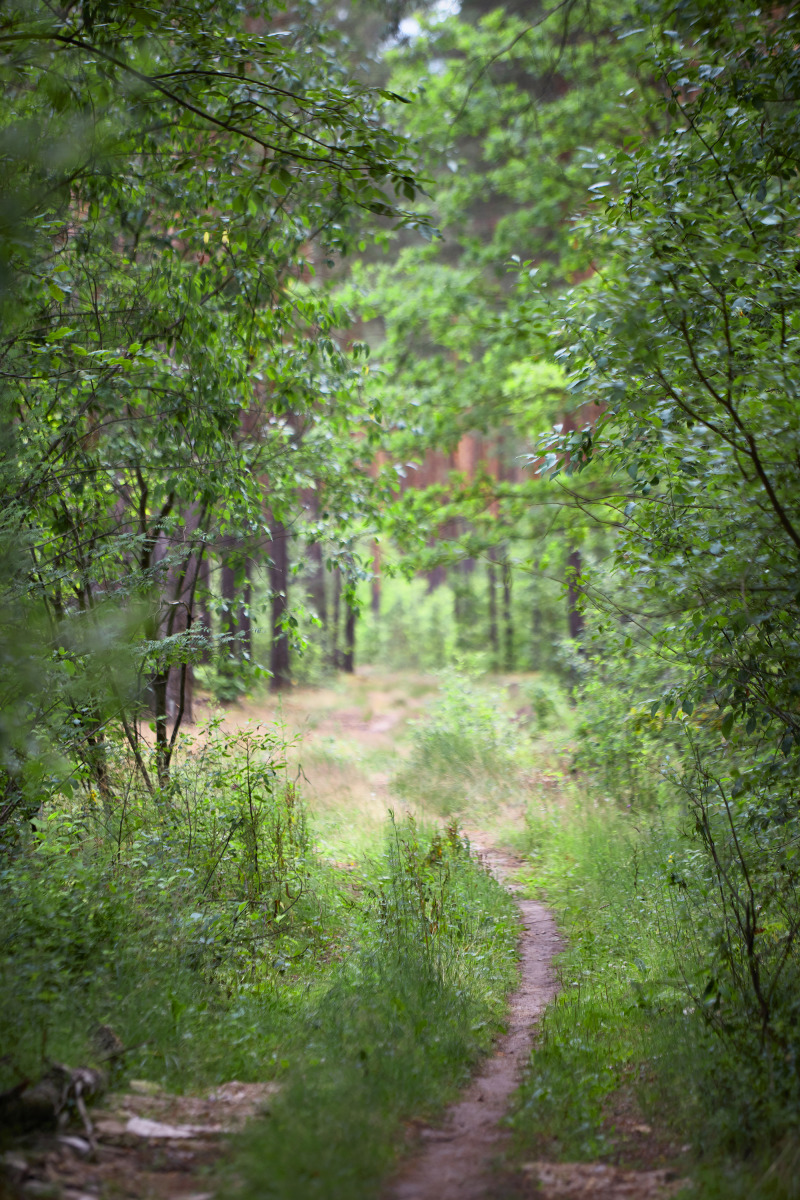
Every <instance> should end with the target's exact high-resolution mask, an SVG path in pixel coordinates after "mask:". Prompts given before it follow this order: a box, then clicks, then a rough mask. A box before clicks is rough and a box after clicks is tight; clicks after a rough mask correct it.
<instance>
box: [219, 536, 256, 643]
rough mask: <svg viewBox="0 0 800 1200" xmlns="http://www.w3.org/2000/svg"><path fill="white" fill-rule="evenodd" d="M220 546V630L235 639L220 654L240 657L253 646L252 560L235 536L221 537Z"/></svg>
mask: <svg viewBox="0 0 800 1200" xmlns="http://www.w3.org/2000/svg"><path fill="white" fill-rule="evenodd" d="M222 548H223V558H222V570H221V573H220V575H221V578H220V588H221V591H222V599H223V601H224V605H223V611H222V617H221V620H220V626H221V632H222V633H223V634H227V635H228V636H229V637H230V638H235V639H236V640H235V641H229V642H228V643H227V644H226V646H225V649H224V651H223V654H224V655H225V656H226V657H228V656H231V655H232V656H233V657H234V658H237V659H241V658H243V657H245V656H246V655H250V654H251V653H252V648H253V647H252V621H251V618H250V602H251V598H252V585H251V582H250V577H251V575H252V570H253V560H252V558H250V557H249V555H246V554H245V553H244V550H243V548H242V545H241V543H240V542H238V541H237V540H236V538H233V537H225V538H223V539H222Z"/></svg>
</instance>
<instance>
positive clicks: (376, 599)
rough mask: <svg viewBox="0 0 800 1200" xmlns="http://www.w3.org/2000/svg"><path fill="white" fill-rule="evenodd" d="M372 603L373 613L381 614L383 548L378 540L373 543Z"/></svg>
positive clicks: (375, 614)
mask: <svg viewBox="0 0 800 1200" xmlns="http://www.w3.org/2000/svg"><path fill="white" fill-rule="evenodd" d="M370 605H371V608H372V612H373V615H374V616H375V617H379V616H380V615H381V548H380V546H379V545H378V543H377V542H373V543H372V591H371V594H370Z"/></svg>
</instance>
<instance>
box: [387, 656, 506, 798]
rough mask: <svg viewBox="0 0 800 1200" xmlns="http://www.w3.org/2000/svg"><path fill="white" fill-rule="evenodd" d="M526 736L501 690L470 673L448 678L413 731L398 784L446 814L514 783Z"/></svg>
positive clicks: (400, 791)
mask: <svg viewBox="0 0 800 1200" xmlns="http://www.w3.org/2000/svg"><path fill="white" fill-rule="evenodd" d="M520 740H521V739H520V736H519V732H518V730H517V728H516V727H515V725H514V723H513V721H512V719H511V717H510V716H509V714H508V713H507V712H505V711H503V709H502V707H500V705H499V704H498V695H497V693H496V692H493V691H492V690H491V689H489V688H487V687H484V686H481V684H479V683H477V682H476V681H475V680H472V679H470V678H469V677H467V676H465V675H464V674H461V673H457V672H455V671H451V672H449V673H448V674H446V675H444V676H443V677H442V686H441V695H440V697H439V698H437V700H435V701H434V703H433V704H432V705H431V706H430V709H429V712H428V714H427V715H426V717H425V719H424V720H422V721H420V722H419V723H418V724H417V725H416V728H415V729H414V733H413V735H412V744H411V753H410V754H409V756H408V758H407V760H406V761H405V762H404V763H403V765H402V767H401V768H400V769H399V771H398V772H397V774H396V776H395V779H394V783H393V786H394V787H395V789H396V790H397V791H398V792H399V793H400V794H401V795H405V796H409V797H414V798H417V797H418V798H420V799H424V800H426V801H428V802H429V803H431V804H433V805H434V806H435V807H436V808H438V809H439V811H441V812H443V813H449V812H458V811H461V810H463V809H464V808H466V807H467V805H468V804H469V802H470V801H475V800H480V799H481V798H482V797H483V796H486V797H487V798H491V797H492V796H495V795H497V794H498V793H499V792H501V791H502V790H503V788H504V787H513V784H514V782H515V778H516V774H517V772H518V770H519V767H520V759H521V757H522V756H521V755H519V754H518V750H519V747H520Z"/></svg>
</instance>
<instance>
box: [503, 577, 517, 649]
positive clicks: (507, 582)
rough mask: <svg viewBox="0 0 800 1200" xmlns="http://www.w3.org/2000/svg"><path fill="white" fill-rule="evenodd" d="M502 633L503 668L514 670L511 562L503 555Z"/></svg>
mask: <svg viewBox="0 0 800 1200" xmlns="http://www.w3.org/2000/svg"><path fill="white" fill-rule="evenodd" d="M503 634H504V639H503V640H504V643H505V645H504V650H505V656H504V658H505V669H506V670H507V671H513V670H514V617H513V614H512V611H511V563H510V562H509V561H508V558H507V557H506V556H505V555H504V556H503Z"/></svg>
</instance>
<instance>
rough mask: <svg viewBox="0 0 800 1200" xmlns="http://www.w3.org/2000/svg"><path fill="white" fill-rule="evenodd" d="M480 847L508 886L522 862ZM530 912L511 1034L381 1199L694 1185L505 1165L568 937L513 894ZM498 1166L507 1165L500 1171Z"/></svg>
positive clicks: (667, 1177) (624, 1194)
mask: <svg viewBox="0 0 800 1200" xmlns="http://www.w3.org/2000/svg"><path fill="white" fill-rule="evenodd" d="M471 841H472V845H473V848H474V849H475V850H477V851H478V853H479V854H480V856H481V858H482V860H483V861H484V862H485V863H486V865H487V866H488V867H489V869H490V870H491V871H492V873H493V874H494V875H495V877H496V878H497V879H499V880H500V882H501V883H505V884H506V886H507V887H508V889H509V891H510V892H512V894H513V893H515V892H516V891H517V890H518V889H517V888H515V887H514V885H513V884H509V883H508V882H507V881H508V876H509V874H510V873H511V872H513V871H514V870H515V869H516V868H517V867H519V866H520V865H521V864H520V863H519V862H518V861H517V860H515V859H514V858H512V857H511V856H510V855H508V854H504V853H503V852H502V851H500V850H498V849H496V848H494V847H489V846H486V845H485V844H484V839H483V838H482V837H481V835H480V834H476V833H473V834H471ZM515 899H516V902H517V906H518V908H519V911H520V915H521V917H522V933H521V937H520V982H519V987H518V988H517V989H516V991H515V992H514V993H513V995H512V996H511V997H510V1001H509V1020H508V1032H507V1033H506V1034H505V1035H504V1036H503V1037H502V1038H500V1040H499V1041H498V1042H497V1044H496V1047H495V1050H494V1052H493V1054H492V1055H491V1056H490V1057H489V1058H488V1059H487V1060H486V1062H485V1063H484V1064H483V1066H482V1067H481V1069H480V1072H479V1074H478V1075H476V1076H475V1078H474V1079H473V1080H472V1082H471V1083H470V1084H469V1086H468V1087H467V1089H466V1091H465V1092H464V1094H463V1096H462V1098H461V1099H460V1100H459V1101H457V1102H456V1103H455V1104H453V1105H451V1107H450V1108H449V1109H448V1110H447V1113H446V1114H445V1118H444V1121H443V1122H442V1124H441V1125H439V1126H436V1127H432V1126H428V1127H426V1128H424V1129H422V1131H421V1133H420V1138H421V1141H422V1143H423V1144H422V1148H421V1149H420V1151H419V1152H418V1153H417V1154H416V1155H415V1156H414V1157H413V1158H412V1159H411V1160H410V1161H409V1162H408V1163H407V1164H406V1165H405V1166H404V1167H403V1169H402V1170H401V1171H400V1172H399V1173H398V1174H397V1175H396V1176H395V1178H394V1179H392V1180H391V1181H390V1183H389V1184H388V1186H387V1187H386V1188H385V1189H384V1191H383V1197H382V1200H501V1198H502V1200H534V1198H535V1200H595V1198H596V1200H667V1198H668V1197H672V1196H675V1195H676V1194H677V1193H678V1192H680V1191H681V1190H682V1189H683V1188H685V1187H686V1186H687V1183H688V1181H687V1180H686V1179H681V1178H679V1177H678V1176H677V1175H676V1173H675V1172H674V1171H672V1170H669V1169H657V1170H622V1169H621V1168H619V1167H616V1166H612V1165H609V1164H606V1163H550V1162H531V1163H524V1164H522V1166H521V1170H520V1169H518V1170H517V1171H509V1170H507V1169H504V1168H503V1166H502V1164H498V1163H497V1161H496V1160H497V1158H498V1156H500V1155H501V1154H502V1152H503V1150H504V1148H505V1146H507V1144H508V1142H509V1134H508V1132H507V1131H506V1130H504V1129H503V1128H502V1126H501V1125H500V1122H501V1120H502V1118H503V1117H504V1116H505V1114H506V1112H507V1111H508V1108H509V1101H510V1099H511V1094H512V1092H513V1091H514V1089H515V1088H516V1086H517V1084H518V1083H519V1079H520V1075H521V1073H522V1071H523V1069H524V1066H525V1063H526V1062H527V1061H528V1057H529V1055H530V1052H531V1047H532V1045H533V1039H534V1034H535V1029H536V1022H537V1020H538V1018H539V1016H540V1015H541V1013H542V1012H543V1011H544V1009H545V1007H546V1006H547V1005H548V1004H549V1002H550V1001H551V1000H552V999H553V997H554V996H555V994H556V991H557V988H556V982H555V977H554V973H553V969H552V961H553V956H554V955H555V954H556V953H557V952H558V950H559V948H560V945H561V943H560V939H559V936H558V932H557V930H556V925H555V921H554V919H553V916H552V914H551V913H550V912H549V910H548V909H547V908H545V907H544V905H542V904H538V903H537V902H536V901H535V900H525V899H523V898H521V897H520V896H516V895H515ZM498 1166H499V1169H498Z"/></svg>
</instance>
